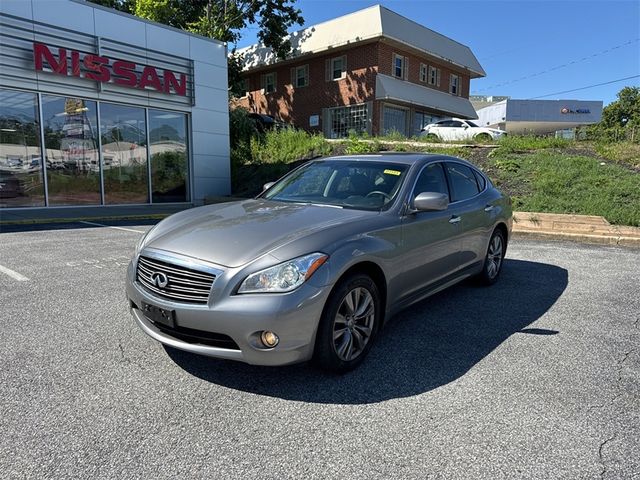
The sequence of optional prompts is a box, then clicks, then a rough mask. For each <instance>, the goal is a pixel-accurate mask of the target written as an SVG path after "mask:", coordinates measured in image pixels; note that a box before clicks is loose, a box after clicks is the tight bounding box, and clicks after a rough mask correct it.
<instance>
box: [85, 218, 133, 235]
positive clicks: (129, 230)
mask: <svg viewBox="0 0 640 480" xmlns="http://www.w3.org/2000/svg"><path fill="white" fill-rule="evenodd" d="M80 223H86V224H87V225H95V226H97V227H107V228H115V229H116V230H124V231H125V232H135V233H144V232H142V231H140V230H134V229H132V228H123V227H113V226H111V225H103V224H102V223H95V222H86V221H84V220H81V221H80Z"/></svg>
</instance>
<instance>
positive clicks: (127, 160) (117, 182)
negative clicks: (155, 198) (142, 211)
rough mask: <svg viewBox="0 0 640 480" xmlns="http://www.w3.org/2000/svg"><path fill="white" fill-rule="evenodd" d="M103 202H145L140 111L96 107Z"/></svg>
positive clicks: (145, 170) (144, 140)
mask: <svg viewBox="0 0 640 480" xmlns="http://www.w3.org/2000/svg"><path fill="white" fill-rule="evenodd" d="M100 135H101V140H102V169H103V178H104V203H110V204H124V203H148V202H149V180H148V175H149V172H148V165H147V125H146V121H145V111H144V109H143V108H137V107H127V106H124V105H115V104H112V103H101V104H100Z"/></svg>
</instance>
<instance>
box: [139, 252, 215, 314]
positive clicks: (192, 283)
mask: <svg viewBox="0 0 640 480" xmlns="http://www.w3.org/2000/svg"><path fill="white" fill-rule="evenodd" d="M158 276H160V279H161V280H165V279H166V280H167V282H166V285H164V286H163V285H162V284H163V283H164V282H162V281H161V282H157V281H156V280H157V278H158ZM136 278H137V280H138V282H139V283H140V284H141V285H142V286H143V287H144V288H145V289H146V290H148V291H150V292H151V293H154V294H155V295H158V296H159V297H162V298H167V299H169V300H173V301H176V302H186V303H207V300H208V299H209V292H210V291H211V285H213V281H214V280H215V278H216V276H215V275H213V274H211V273H206V272H201V271H198V270H192V269H190V268H185V267H183V266H180V265H175V264H173V263H167V262H164V261H161V260H157V259H155V258H150V257H139V258H138V271H137V272H136Z"/></svg>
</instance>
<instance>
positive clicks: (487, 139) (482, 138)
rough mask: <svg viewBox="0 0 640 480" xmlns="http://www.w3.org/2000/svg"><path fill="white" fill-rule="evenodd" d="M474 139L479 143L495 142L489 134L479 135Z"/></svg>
mask: <svg viewBox="0 0 640 480" xmlns="http://www.w3.org/2000/svg"><path fill="white" fill-rule="evenodd" d="M473 139H474V140H475V141H476V142H479V143H490V142H491V141H492V140H493V138H491V135H489V134H488V133H479V134H478V135H476V136H475V137H473Z"/></svg>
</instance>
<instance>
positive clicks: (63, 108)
mask: <svg viewBox="0 0 640 480" xmlns="http://www.w3.org/2000/svg"><path fill="white" fill-rule="evenodd" d="M0 45H2V55H0V209H4V208H24V207H45V206H58V205H74V206H77V205H107V204H109V205H114V204H152V203H194V204H200V203H202V202H203V201H204V198H205V196H207V195H226V194H229V193H230V184H231V182H230V177H231V171H230V161H229V157H230V152H229V114H228V88H227V87H228V83H227V52H226V46H225V45H224V43H222V42H219V41H216V40H212V39H209V38H205V37H201V36H198V35H193V34H189V33H187V32H184V31H182V30H178V29H175V28H171V27H167V26H164V25H160V24H158V23H154V22H149V21H146V20H143V19H140V18H138V17H134V16H132V15H127V14H124V13H121V12H118V11H116V10H112V9H109V8H105V7H101V6H98V5H95V4H92V3H88V2H84V1H81V0H0Z"/></svg>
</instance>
